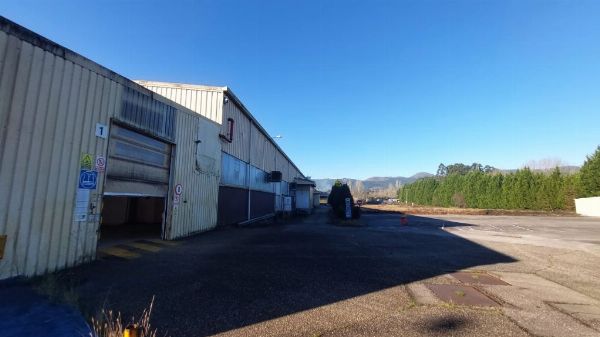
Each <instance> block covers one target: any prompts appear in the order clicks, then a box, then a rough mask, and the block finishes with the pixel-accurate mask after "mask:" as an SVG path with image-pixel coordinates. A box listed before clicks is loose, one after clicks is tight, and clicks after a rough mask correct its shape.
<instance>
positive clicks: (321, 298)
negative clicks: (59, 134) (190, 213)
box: [61, 209, 600, 336]
mask: <svg viewBox="0 0 600 337" xmlns="http://www.w3.org/2000/svg"><path fill="white" fill-rule="evenodd" d="M535 219H536V217H532V219H531V220H526V219H525V217H507V218H506V219H503V220H502V219H500V218H499V217H498V218H496V217H478V218H469V217H463V218H459V217H435V218H434V217H427V216H423V217H419V216H410V217H409V224H408V225H407V226H404V225H401V223H400V216H399V215H396V214H372V213H369V214H365V215H364V216H363V218H362V219H361V220H360V224H361V226H334V225H332V224H328V223H327V216H326V209H321V210H319V211H317V213H316V214H314V215H311V216H308V217H304V218H298V219H295V220H293V221H291V222H287V223H273V224H266V225H257V226H249V227H233V228H225V229H217V230H215V231H211V232H208V233H204V234H201V235H198V236H195V237H192V238H188V239H185V240H181V241H178V242H176V243H177V244H175V245H169V246H168V247H166V248H163V249H161V250H160V251H155V252H147V253H143V254H142V253H140V254H139V256H138V257H136V258H133V259H101V260H99V261H96V262H93V263H91V264H87V265H83V266H80V267H77V268H74V269H71V270H69V271H66V272H64V273H63V275H61V279H68V282H69V284H75V285H76V287H75V288H76V289H75V290H76V291H77V293H78V294H79V302H80V307H81V310H82V312H83V315H84V316H85V317H90V316H93V315H97V314H98V312H99V310H100V309H101V308H106V309H111V310H114V311H119V312H121V313H122V315H123V317H124V318H126V320H127V318H129V317H132V316H134V315H135V316H139V314H140V313H141V312H142V310H143V309H144V308H145V307H147V305H148V304H149V302H150V300H151V299H152V297H154V298H155V300H154V303H155V304H154V305H155V306H154V311H153V314H152V321H151V322H152V325H153V327H155V328H157V329H158V331H159V335H165V334H166V335H170V336H209V335H223V336H249V335H252V336H386V335H387V336H399V335H402V336H422V335H425V336H447V335H452V336H499V335H503V336H529V335H540V336H559V335H560V333H564V332H565V331H571V332H572V333H574V334H571V335H582V336H597V335H599V334H600V332H599V331H600V330H599V329H600V323H599V322H600V311H598V312H597V311H596V310H600V302H599V301H598V300H599V299H600V292H598V291H597V290H596V289H598V288H600V287H598V285H600V275H598V272H599V271H598V270H597V269H598V268H597V266H598V263H600V258H599V256H597V255H595V254H596V249H597V248H598V245H597V244H596V243H595V242H596V241H597V240H598V239H599V235H598V231H597V228H596V227H595V226H596V222H594V221H596V220H593V219H592V221H591V222H589V221H587V220H585V219H584V218H580V219H579V220H577V218H574V219H575V220H567V224H566V225H565V226H563V227H561V226H560V224H559V223H554V222H553V221H554V220H552V221H550V222H548V225H547V227H548V228H547V229H544V226H545V225H544V224H545V222H544V221H540V220H539V218H537V219H538V220H537V223H538V224H539V225H535V224H536V220H535ZM502 221H504V222H502ZM557 221H558V220H557ZM494 226H495V227H497V228H494ZM516 226H520V227H522V228H519V227H516ZM498 228H499V229H498ZM561 228H563V229H565V228H573V229H569V230H568V233H566V234H565V233H563V235H562V238H561V236H560V235H557V234H556V231H557V230H560V229H561ZM503 229H505V230H503ZM538 232H539V234H536V233H538ZM456 271H466V272H468V273H467V274H466V275H467V278H466V279H467V280H468V279H469V277H471V276H472V279H477V280H479V282H477V283H475V284H471V283H469V282H468V281H465V275H462V276H461V277H458V276H456V275H458V274H454V272H456ZM453 275H454V276H453ZM469 275H470V276H469ZM483 280H495V281H494V282H492V283H491V284H484V283H481V282H482V281H483ZM440 289H442V291H443V290H444V289H452V291H450V292H447V293H445V294H442V293H436V291H440ZM471 294H472V295H471ZM475 295H476V296H475ZM471 296H474V297H476V298H483V299H484V300H485V301H482V302H476V301H475V302H472V303H471V302H469V300H471V299H472V298H471ZM454 300H455V301H454ZM462 302H464V303H471V304H466V305H463V304H461V303H462ZM478 303H479V304H478ZM490 303H491V304H493V305H491V304H490ZM561 329H562V330H561Z"/></svg>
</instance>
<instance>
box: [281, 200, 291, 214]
mask: <svg viewBox="0 0 600 337" xmlns="http://www.w3.org/2000/svg"><path fill="white" fill-rule="evenodd" d="M283 211H284V212H291V211H292V197H283Z"/></svg>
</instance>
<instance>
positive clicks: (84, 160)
mask: <svg viewBox="0 0 600 337" xmlns="http://www.w3.org/2000/svg"><path fill="white" fill-rule="evenodd" d="M92 163H93V162H92V155H91V154H89V153H82V154H81V161H79V168H80V169H82V170H91V169H92Z"/></svg>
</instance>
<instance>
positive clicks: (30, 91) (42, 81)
mask: <svg viewBox="0 0 600 337" xmlns="http://www.w3.org/2000/svg"><path fill="white" fill-rule="evenodd" d="M0 75H1V77H0V123H1V124H0V126H1V128H2V131H3V132H2V136H1V138H0V139H2V142H1V143H0V158H1V159H2V160H1V161H0V182H1V187H0V233H1V234H8V236H9V237H8V242H7V247H6V255H5V258H4V259H3V260H0V279H1V278H7V277H11V276H17V275H27V276H30V275H35V274H40V273H43V272H46V271H53V270H55V269H58V268H62V267H65V266H68V265H73V264H77V263H80V262H82V261H84V260H89V259H91V258H93V254H94V252H95V249H96V239H97V238H96V229H97V225H98V223H97V222H96V221H94V219H93V218H92V219H90V221H88V222H81V223H76V222H74V221H73V206H74V199H75V190H76V186H77V185H76V184H77V177H78V174H79V165H78V164H79V159H80V156H81V153H82V152H85V153H91V154H93V155H96V154H105V152H106V145H107V144H106V143H107V142H106V141H105V140H104V139H101V138H98V137H96V136H95V134H94V126H95V123H97V122H102V123H104V124H108V121H109V118H110V117H112V116H114V115H115V112H116V111H117V102H118V103H119V104H120V98H121V90H122V88H121V86H120V85H119V84H117V83H116V82H113V81H112V80H109V79H107V78H105V77H102V76H100V75H98V74H97V73H95V72H91V71H90V70H89V69H87V68H85V69H83V68H82V67H81V66H79V65H75V64H73V63H72V62H70V61H65V60H64V59H63V58H62V57H59V56H56V55H54V54H52V53H51V52H48V51H43V50H42V49H40V48H37V47H33V46H32V45H31V44H29V43H24V42H21V41H20V40H18V39H16V38H14V37H12V36H9V35H6V33H5V32H0ZM102 179H103V177H102V175H100V181H99V188H98V189H97V190H96V191H95V192H96V193H95V195H96V196H97V195H99V194H101V186H102ZM91 201H98V200H97V199H95V197H94V195H92V199H91ZM98 206H99V205H98ZM215 212H216V206H215Z"/></svg>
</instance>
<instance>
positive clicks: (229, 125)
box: [227, 118, 234, 142]
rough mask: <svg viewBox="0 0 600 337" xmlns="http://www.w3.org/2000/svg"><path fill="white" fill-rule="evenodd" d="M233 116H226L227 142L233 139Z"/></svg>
mask: <svg viewBox="0 0 600 337" xmlns="http://www.w3.org/2000/svg"><path fill="white" fill-rule="evenodd" d="M233 124H234V122H233V118H227V139H229V142H232V141H233Z"/></svg>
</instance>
